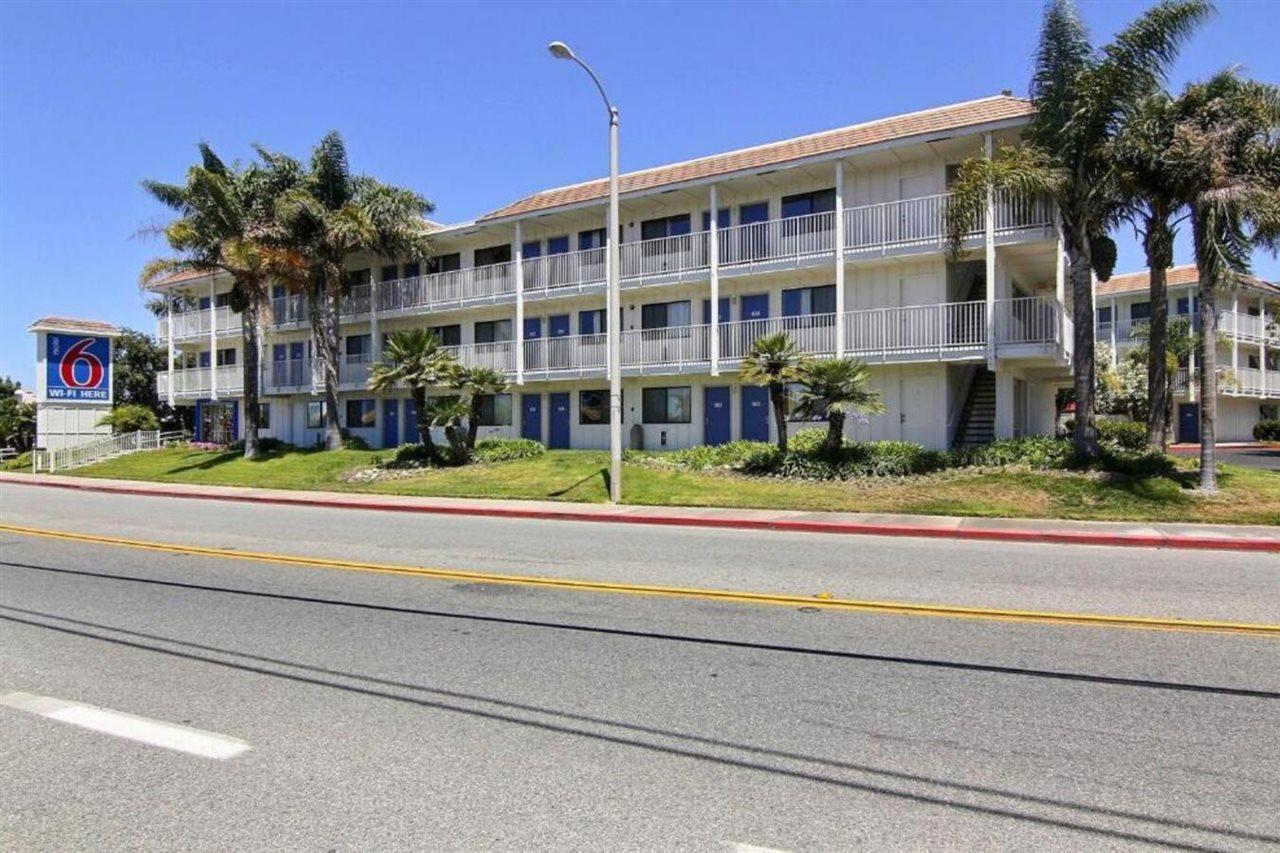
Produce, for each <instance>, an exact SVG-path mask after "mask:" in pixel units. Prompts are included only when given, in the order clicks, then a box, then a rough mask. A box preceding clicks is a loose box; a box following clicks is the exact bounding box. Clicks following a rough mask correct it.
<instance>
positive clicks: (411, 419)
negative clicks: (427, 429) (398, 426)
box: [404, 397, 422, 444]
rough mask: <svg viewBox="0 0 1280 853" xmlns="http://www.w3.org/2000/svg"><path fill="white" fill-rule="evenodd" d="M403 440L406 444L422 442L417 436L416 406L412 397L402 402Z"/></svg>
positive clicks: (420, 437)
mask: <svg viewBox="0 0 1280 853" xmlns="http://www.w3.org/2000/svg"><path fill="white" fill-rule="evenodd" d="M404 440H405V442H406V443H407V444H417V443H418V442H420V441H422V436H420V435H419V434H418V404H417V403H415V402H413V398H412V397H410V398H409V399H407V400H405V401H404Z"/></svg>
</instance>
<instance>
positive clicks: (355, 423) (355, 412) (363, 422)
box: [347, 400, 378, 429]
mask: <svg viewBox="0 0 1280 853" xmlns="http://www.w3.org/2000/svg"><path fill="white" fill-rule="evenodd" d="M376 412H377V409H376V407H375V406H374V404H373V401H372V400H348V401H347V429H363V428H366V427H371V426H377V423H378V416H377V414H376Z"/></svg>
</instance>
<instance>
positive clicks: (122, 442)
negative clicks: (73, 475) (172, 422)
mask: <svg viewBox="0 0 1280 853" xmlns="http://www.w3.org/2000/svg"><path fill="white" fill-rule="evenodd" d="M185 438H186V433H183V432H161V431H160V430H154V429H153V430H139V431H137V432H124V433H119V434H116V435H104V436H101V437H100V438H94V439H91V440H89V441H86V442H84V443H83V444H77V445H75V446H74V447H63V448H61V449H59V450H34V451H32V453H31V468H32V470H33V471H35V472H36V473H39V472H41V471H49V472H53V471H64V470H66V469H68V468H78V467H80V466H82V465H90V464H92V463H94V462H100V461H102V460H104V459H111V458H112V457H115V456H123V455H124V454H126V453H136V452H138V451H139V450H156V449H157V448H160V447H163V446H164V445H165V444H168V443H170V442H172V441H177V440H182V439H185Z"/></svg>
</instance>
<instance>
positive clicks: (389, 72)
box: [0, 0, 1280, 387]
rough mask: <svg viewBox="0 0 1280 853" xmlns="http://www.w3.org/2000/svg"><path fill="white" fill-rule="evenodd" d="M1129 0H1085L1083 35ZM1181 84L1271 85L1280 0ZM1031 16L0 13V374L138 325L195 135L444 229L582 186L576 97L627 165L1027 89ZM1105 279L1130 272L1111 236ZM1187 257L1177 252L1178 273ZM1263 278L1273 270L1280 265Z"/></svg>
mask: <svg viewBox="0 0 1280 853" xmlns="http://www.w3.org/2000/svg"><path fill="white" fill-rule="evenodd" d="M1146 5H1147V4H1146V3H1143V2H1090V1H1089V0H1086V2H1084V3H1082V8H1083V12H1084V15H1085V18H1086V20H1087V21H1088V22H1089V24H1090V26H1091V27H1092V29H1093V32H1094V35H1095V38H1096V40H1098V41H1102V40H1104V39H1106V38H1107V37H1108V36H1110V35H1111V34H1112V33H1113V32H1114V31H1115V30H1116V28H1118V27H1119V26H1120V25H1121V24H1122V23H1123V22H1125V21H1127V20H1130V19H1131V18H1132V17H1133V16H1134V15H1135V14H1136V13H1137V12H1138V11H1140V10H1141V9H1142V8H1143V7H1144V6H1146ZM1219 5H1220V9H1219V14H1218V15H1217V17H1216V18H1215V20H1214V21H1213V22H1212V23H1210V24H1209V25H1208V26H1207V27H1205V28H1204V29H1203V30H1202V31H1201V32H1200V34H1199V35H1198V36H1197V37H1196V38H1195V39H1194V41H1193V42H1192V43H1191V44H1190V45H1189V47H1188V49H1187V50H1186V51H1185V53H1184V55H1183V58H1182V60H1181V62H1180V63H1179V65H1178V68H1177V70H1176V73H1175V75H1174V79H1173V80H1172V83H1173V85H1174V86H1176V87H1180V86H1181V85H1182V83H1183V82H1184V81H1186V80H1188V79H1194V78H1199V77H1204V76H1206V75H1208V74H1209V73H1211V72H1213V71H1216V70H1218V69H1220V68H1222V67H1224V66H1226V65H1228V64H1231V63H1240V64H1243V65H1244V66H1245V67H1246V69H1247V70H1248V71H1249V72H1250V73H1251V74H1253V75H1254V76H1255V77H1258V78H1260V79H1264V80H1269V81H1277V80H1280V50H1277V33H1280V3H1274V2H1263V0H1259V2H1240V0H1235V2H1233V0H1219ZM1040 11H1041V8H1040V4H1039V3H1038V2H1026V3H1022V2H994V3H980V2H960V3H955V2H936V3H926V2H919V3H903V2H886V3H871V2H862V3H846V4H817V3H813V4H807V3H787V4H781V3H779V4H768V3H763V2H735V3H723V4H713V3H701V4H699V3H662V2H652V0H650V2H643V3H638V4H626V5H624V4H621V3H591V4H588V3H519V4H515V3H513V4H510V5H500V4H497V3H490V4H469V5H466V6H463V5H458V6H444V5H428V4H423V3H385V4H379V3H372V2H370V3H349V4H348V3H321V2H314V3H297V4H293V3H270V2H261V3H249V2H242V3H230V2H227V3H199V2H190V0H189V2H182V3H165V4H152V3H107V2H101V3H90V2H79V3H59V2H42V3H23V2H14V0H9V2H6V3H4V4H0V374H10V375H13V376H15V377H16V378H18V379H20V380H21V381H22V382H23V384H24V385H25V386H27V387H31V385H32V379H33V376H34V363H33V356H34V353H33V350H34V344H33V343H32V339H31V336H30V335H28V334H27V333H26V332H25V328H26V325H27V324H28V323H29V322H30V321H31V320H32V319H34V318H36V317H38V316H41V315H47V314H63V315H72V316H77V317H88V318H96V319H103V320H109V321H112V322H115V323H121V324H126V325H130V326H134V327H136V328H140V329H146V330H151V329H153V328H154V323H153V321H152V320H151V318H150V316H149V315H147V314H146V313H145V312H144V310H143V308H142V298H141V297H140V295H139V292H138V289H137V285H136V280H137V273H138V269H139V267H140V266H141V265H142V263H143V262H144V261H146V260H147V259H148V258H150V257H153V256H155V255H157V254H161V253H162V252H163V247H162V246H161V245H160V244H159V242H158V241H157V240H155V239H154V238H139V237H136V236H135V235H136V234H137V232H138V231H139V230H140V229H142V228H145V227H146V226H148V225H153V224H157V223H159V222H162V221H163V219H164V214H165V212H164V211H163V209H161V208H160V207H159V206H158V205H156V204H155V203H153V202H151V201H150V200H149V199H148V198H147V197H146V196H145V195H144V194H143V192H142V191H141V190H140V189H139V186H138V183H139V181H140V180H142V179H143V178H145V177H155V178H161V179H167V180H176V179H178V178H180V177H181V175H182V173H183V170H184V169H185V167H186V166H187V165H188V164H190V163H191V162H192V161H193V159H194V157H195V156H196V151H195V144H196V142H198V141H200V140H207V141H208V142H210V143H212V144H213V146H214V147H215V149H216V150H218V151H219V152H220V153H221V154H222V155H223V156H224V157H227V158H235V157H242V158H247V157H249V156H250V155H251V149H250V147H249V146H250V143H253V142H259V143H262V144H264V145H266V146H268V147H270V148H275V149H279V150H282V151H287V152H290V153H293V154H297V155H305V153H306V152H307V151H308V150H309V148H310V146H311V145H313V144H314V143H315V142H316V141H317V140H318V139H319V138H320V137H321V135H323V134H324V133H325V132H326V131H328V130H331V129H337V130H340V131H341V132H342V133H343V134H344V135H345V136H346V139H347V143H348V146H349V150H350V154H351V157H352V164H353V166H354V167H355V168H356V169H357V170H359V171H364V172H369V173H371V174H376V175H377V176H378V177H380V178H382V179H384V180H387V181H391V182H395V183H399V184H404V185H407V186H410V187H413V188H415V189H417V190H419V191H421V192H423V193H425V194H426V195H427V196H428V197H429V198H431V199H432V200H433V201H435V203H436V205H437V213H436V214H435V218H437V219H440V220H443V221H457V220H462V219H468V218H471V217H474V216H476V215H479V214H481V213H483V212H485V211H487V210H490V209H492V208H495V207H497V206H499V205H501V204H502V203H504V202H507V201H510V200H512V199H514V198H516V197H518V196H520V195H522V194H524V193H526V192H529V191H533V190H537V189H542V188H546V187H551V186H556V185H559V184H564V183H570V182H576V181H581V180H585V179H588V178H592V177H597V176H599V175H601V174H603V173H604V171H605V168H606V163H605V149H604V142H605V136H604V131H605V128H604V126H603V124H602V120H601V110H600V104H599V102H598V101H597V99H596V94H595V92H594V91H592V90H591V88H590V83H589V82H588V81H587V79H586V78H585V77H584V76H583V75H581V73H580V72H578V71H576V70H575V69H574V68H572V67H571V66H569V65H568V64H566V63H561V62H556V61H553V60H552V59H551V58H550V57H549V56H548V54H547V52H546V44H547V42H548V41H550V40H552V39H556V38H558V39H563V40H564V41H567V42H568V43H570V44H571V45H573V47H574V49H575V50H576V51H577V52H578V53H579V54H580V55H582V56H583V57H585V58H586V59H587V60H588V61H590V62H591V63H592V64H593V65H594V66H595V68H596V69H597V71H598V72H599V73H600V74H601V75H602V76H603V78H604V79H605V81H606V83H607V85H608V87H609V91H610V94H611V96H612V97H613V99H614V100H615V101H616V102H617V103H618V104H619V106H620V107H621V110H622V167H623V169H624V170H627V169H635V168H642V167H645V166H652V165H657V164H660V163H665V162H671V161H676V160H681V159H685V158H688V157H693V156H698V155H703V154H710V153H714V152H717V151H722V150H726V149H730V148H736V147H741V146H745V145H751V144H755V143H760V142H767V141H771V140H775V139H783V138H786V137H789V136H794V135H797V134H801V133H809V132H813V131H819V130H826V129H829V128H833V127H838V126H841V125H845V124H851V123H854V122H857V121H863V120H867V119H873V118H878V117H881V116H886V115H891V114H895V113H901V112H907V111H910V110H915V109H921V108H924V107H930V106H935V105H940V104H945V103H950V102H954V101H962V100H968V99H972V98H977V97H982V96H985V95H991V94H995V93H997V92H999V91H1000V90H1001V89H1006V88H1009V89H1013V90H1014V92H1015V93H1018V94H1025V93H1026V89H1027V81H1028V76H1029V63H1030V59H1029V58H1030V55H1031V52H1032V49H1033V47H1034V44H1035V39H1036V34H1037V31H1038V24H1039V19H1040ZM1121 236H1122V238H1123V240H1124V244H1123V245H1122V250H1121V259H1120V268H1121V269H1126V270H1127V269H1135V268H1138V267H1140V266H1141V264H1142V257H1141V253H1140V251H1139V250H1138V249H1137V247H1136V245H1135V244H1134V243H1133V241H1132V239H1131V238H1130V237H1129V235H1127V234H1125V235H1121ZM1189 259H1190V257H1189V254H1188V251H1187V248H1186V245H1185V243H1184V244H1183V245H1182V246H1180V249H1179V254H1178V261H1179V262H1183V261H1187V260H1189ZM1257 271H1258V272H1259V273H1260V274H1261V275H1263V276H1265V277H1268V278H1271V279H1277V278H1280V264H1277V263H1276V261H1274V260H1273V259H1270V258H1259V260H1258V263H1257Z"/></svg>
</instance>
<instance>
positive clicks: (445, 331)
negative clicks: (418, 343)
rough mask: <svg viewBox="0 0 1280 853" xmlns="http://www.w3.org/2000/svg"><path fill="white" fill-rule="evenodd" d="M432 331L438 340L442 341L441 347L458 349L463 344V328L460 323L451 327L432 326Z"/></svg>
mask: <svg viewBox="0 0 1280 853" xmlns="http://www.w3.org/2000/svg"><path fill="white" fill-rule="evenodd" d="M431 331H432V332H433V333H435V336H436V340H438V341H440V345H441V346H446V347H456V346H460V345H461V344H462V326H461V325H460V324H458V323H454V324H452V325H450V326H432V327H431Z"/></svg>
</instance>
